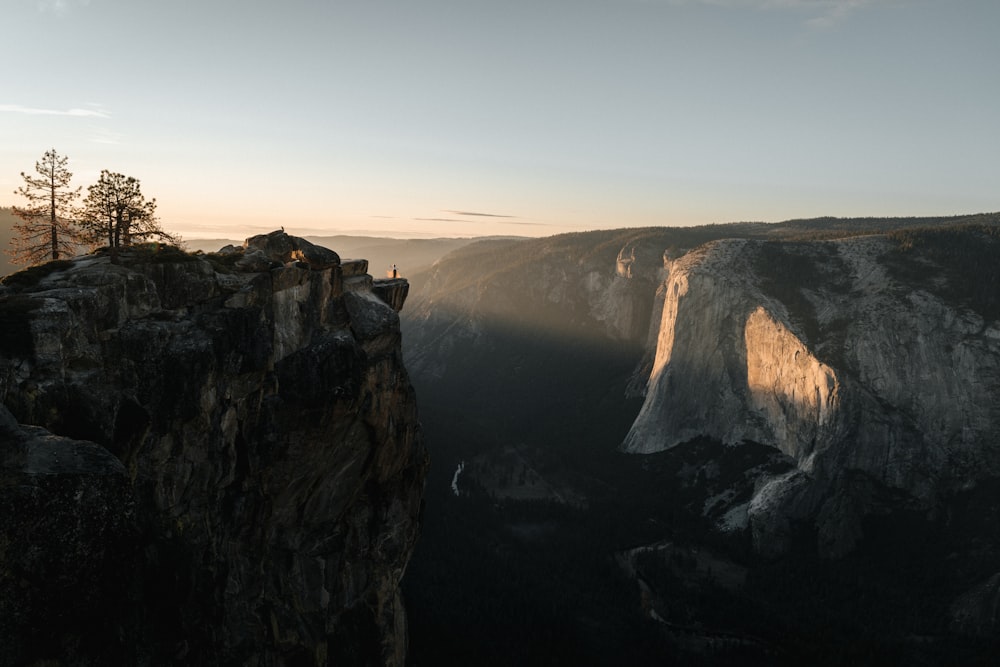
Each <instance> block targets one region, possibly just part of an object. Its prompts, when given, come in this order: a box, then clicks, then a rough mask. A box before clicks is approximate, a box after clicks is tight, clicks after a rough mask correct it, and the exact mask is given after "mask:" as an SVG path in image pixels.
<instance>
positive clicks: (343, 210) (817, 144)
mask: <svg viewBox="0 0 1000 667" xmlns="http://www.w3.org/2000/svg"><path fill="white" fill-rule="evenodd" d="M12 4H13V7H8V8H7V9H6V10H5V18H7V25H9V26H16V29H14V30H10V31H8V32H7V33H6V34H5V38H4V39H5V44H6V46H7V48H8V53H9V54H28V55H24V56H23V57H22V56H19V57H17V58H14V57H11V58H8V59H7V61H6V63H5V64H4V65H3V66H2V67H3V68H4V69H3V74H4V81H5V87H4V90H3V92H0V119H2V122H0V138H2V140H3V142H4V146H5V148H6V150H5V151H4V153H3V155H2V156H0V205H2V206H10V205H16V204H19V203H20V201H19V198H18V197H16V196H15V195H14V190H15V189H16V188H17V187H18V186H19V185H20V184H21V179H20V176H19V174H20V172H22V171H24V172H31V171H32V169H33V166H34V163H35V161H36V160H38V159H39V158H40V157H41V156H42V154H43V153H44V152H45V151H46V150H48V149H50V148H55V149H56V150H57V151H58V152H59V153H60V154H61V155H64V156H66V157H68V158H69V168H70V170H71V171H72V172H73V173H74V176H75V177H74V184H75V185H79V186H82V187H83V188H84V190H85V189H86V186H87V185H89V184H91V183H93V182H94V181H95V180H96V178H97V174H98V173H99V172H100V170H101V169H109V170H112V171H118V172H121V173H125V174H127V175H130V176H135V177H136V178H138V179H140V181H141V182H142V186H143V191H144V193H145V194H146V195H147V196H148V197H155V198H156V199H157V201H158V203H159V213H160V215H161V218H162V222H163V225H164V227H165V228H167V229H168V230H170V231H174V232H176V233H179V234H180V235H182V236H184V237H187V238H203V237H223V238H225V237H231V236H233V235H236V236H237V237H241V236H243V235H244V234H245V232H244V231H241V230H248V229H250V230H262V231H263V230H270V229H275V228H277V227H278V226H279V225H282V224H284V225H285V226H286V227H290V225H292V224H297V221H303V220H306V221H308V223H305V224H304V225H303V227H304V228H306V229H308V230H309V231H307V232H302V231H300V230H297V231H296V233H298V234H300V235H304V234H312V233H314V232H313V231H312V230H321V231H317V232H315V233H316V234H318V235H332V234H355V235H362V234H363V235H369V236H390V237H395V238H406V237H417V238H433V237H473V236H486V235H515V236H549V235H553V234H558V233H562V232H571V231H583V230H589V229H611V228H620V227H645V226H685V225H692V224H710V223H727V222H735V221H742V220H759V221H767V222H777V221H782V220H788V219H800V218H812V217H819V216H836V217H857V216H875V217H896V216H899V217H906V216H931V215H961V214H966V213H975V212H980V211H994V210H1000V203H998V197H997V179H996V176H995V170H994V168H993V162H994V156H995V155H996V154H997V153H998V152H1000V135H998V134H997V133H996V131H995V127H994V126H995V119H996V118H997V117H1000V90H998V89H997V87H996V86H995V85H993V80H994V79H995V74H996V71H995V70H996V63H997V62H1000V42H998V41H997V40H996V39H994V37H993V35H992V32H993V28H994V27H995V26H996V25H998V24H1000V5H998V4H997V3H995V2H993V1H992V0H958V1H956V2H953V3H947V5H945V4H944V3H936V2H930V1H929V0H585V1H583V2H580V1H573V2H570V1H569V0H543V1H540V2H533V3H526V2H514V3H490V2H487V1H485V0H479V1H476V2H462V3H457V2H446V1H442V0H425V1H423V2H402V1H401V0H386V1H385V2H379V3H357V2H325V3H312V2H310V3H305V2H303V3H292V4H283V5H277V4H275V3H270V2H235V1H234V0H217V1H215V2H212V3H203V4H197V5H191V6H181V5H179V4H175V3H136V2H131V1H126V0H19V1H18V2H15V3H12ZM43 36H44V38H45V43H46V45H47V48H46V49H44V50H40V49H38V48H37V45H38V43H39V39H40V38H41V37H43ZM109 63H110V64H109ZM109 67H110V70H111V71H110V75H109V71H108V69H109ZM40 73H41V74H40Z"/></svg>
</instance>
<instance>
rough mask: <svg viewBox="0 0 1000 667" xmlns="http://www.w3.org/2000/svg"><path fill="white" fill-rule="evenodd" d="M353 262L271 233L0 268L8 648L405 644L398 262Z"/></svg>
mask: <svg viewBox="0 0 1000 667" xmlns="http://www.w3.org/2000/svg"><path fill="white" fill-rule="evenodd" d="M347 273H348V274H350V275H348V276H347V277H346V278H345V271H344V268H343V267H342V266H341V263H340V259H339V257H338V256H337V254H336V253H334V252H332V251H329V250H327V249H325V248H320V247H318V246H314V245H312V244H308V243H307V242H305V241H303V240H302V239H297V238H295V237H291V236H288V235H286V234H284V233H283V232H274V233H272V234H269V235H264V236H261V237H254V238H252V239H249V240H248V242H247V245H246V247H245V248H244V249H242V250H234V251H231V252H230V253H229V254H226V255H221V254H220V255H215V256H207V257H199V256H190V255H184V254H183V253H179V252H176V251H170V250H159V251H156V250H150V249H146V248H137V249H132V250H126V251H123V252H121V253H120V255H119V257H118V262H117V263H115V264H113V263H112V262H111V261H110V259H109V258H108V257H105V256H100V255H97V256H88V257H85V258H80V259H78V260H75V261H74V262H73V263H72V265H70V266H69V267H68V268H62V269H61V270H58V271H56V272H54V273H51V274H50V275H47V276H44V277H41V278H40V279H38V280H37V282H34V284H26V283H27V282H30V281H21V282H20V283H17V282H15V283H13V284H12V285H11V286H9V287H5V288H0V322H2V323H3V334H2V335H0V402H2V404H3V405H5V406H6V408H5V409H4V410H2V411H0V434H2V436H3V450H2V457H3V459H2V460H3V468H2V475H3V479H2V481H3V484H2V486H0V495H2V496H3V497H4V498H3V503H4V507H10V508H14V511H13V512H10V513H7V515H6V516H5V517H4V519H3V520H2V521H0V528H2V531H3V532H2V539H3V545H4V547H5V548H3V549H0V601H2V602H0V633H2V634H3V635H4V636H5V637H18V638H19V641H17V642H13V644H12V645H11V644H9V645H8V646H9V650H8V649H7V648H5V654H6V655H5V658H4V660H5V661H6V662H4V663H3V664H6V663H8V662H9V663H11V664H19V663H23V662H33V661H36V660H44V659H58V660H63V661H65V662H68V663H70V664H129V663H138V664H165V663H167V664H169V663H177V664H257V665H285V664H296V665H300V664H302V665H326V664H336V665H369V664H373V665H375V664H386V665H402V664H403V662H404V659H405V648H406V623H405V613H404V611H403V608H402V605H401V602H400V599H399V594H398V585H399V582H400V579H401V578H402V576H403V572H404V571H405V568H406V564H407V561H408V559H409V556H410V553H411V551H412V548H413V545H414V542H415V540H416V537H417V531H418V514H419V508H420V504H421V499H422V494H423V481H424V476H425V473H426V468H427V456H426V452H425V450H424V447H423V444H422V441H421V437H420V432H419V424H418V421H417V414H416V404H415V400H414V394H413V390H412V387H411V385H410V383H409V379H408V376H407V373H406V369H405V368H404V367H403V364H402V359H401V352H400V332H399V319H398V315H397V310H398V309H399V308H401V307H402V303H403V300H404V299H405V284H404V283H405V281H401V282H400V284H399V285H394V286H390V289H389V291H388V294H389V296H390V297H391V299H390V300H392V305H391V306H390V305H389V304H387V303H386V301H383V300H382V299H380V298H379V296H378V294H379V292H378V291H377V290H373V287H372V281H371V279H370V277H367V276H366V275H364V274H363V273H360V271H359V269H358V267H357V266H355V267H353V269H352V270H351V271H347ZM366 278H367V280H366ZM383 293H386V292H385V291H384V290H383ZM400 294H402V296H400ZM7 410H9V413H8V412H7ZM18 423H20V424H33V425H37V426H32V427H26V426H20V425H19V424H18ZM43 429H46V430H43ZM52 434H58V435H52ZM66 586H69V587H70V588H69V589H66V590H70V591H72V592H73V595H70V596H69V597H71V598H72V600H64V601H63V602H62V604H59V603H58V599H59V598H60V597H61V594H60V593H59V591H60V590H63V589H62V588H60V587H66ZM56 608H57V609H58V611H54V609H56ZM46 626H47V627H46ZM0 662H3V661H0Z"/></svg>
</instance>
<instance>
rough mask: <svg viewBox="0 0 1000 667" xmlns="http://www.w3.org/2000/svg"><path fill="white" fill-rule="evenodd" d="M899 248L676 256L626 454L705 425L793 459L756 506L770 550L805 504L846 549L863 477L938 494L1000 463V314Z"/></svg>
mask: <svg viewBox="0 0 1000 667" xmlns="http://www.w3.org/2000/svg"><path fill="white" fill-rule="evenodd" d="M898 246H899V242H898V241H893V240H890V239H888V238H886V237H884V236H869V237H853V238H847V239H841V240H833V241H815V242H808V243H805V242H803V243H790V242H784V243H780V244H778V243H770V242H766V241H754V240H727V241H717V242H713V243H710V244H707V245H705V246H703V247H701V248H699V249H698V250H697V251H694V252H691V253H688V254H687V255H685V256H683V257H682V258H680V259H678V260H676V261H670V260H668V261H667V262H666V268H667V270H668V273H669V275H668V277H667V278H666V280H665V282H664V284H663V288H662V289H661V290H660V292H659V294H661V295H662V298H663V303H662V307H661V312H662V316H661V319H660V323H659V334H658V338H657V345H656V353H655V361H654V363H653V366H652V369H651V373H650V376H649V380H648V384H647V393H646V401H645V403H644V405H643V407H642V409H641V412H640V414H639V416H638V417H637V419H636V421H635V423H634V424H633V426H632V429H631V431H630V432H629V434H628V437H627V438H626V440H625V442H624V445H623V448H624V449H625V451H628V452H636V453H649V452H657V451H662V450H664V449H667V448H670V447H672V446H675V445H677V444H679V443H681V442H684V441H687V440H689V439H691V438H693V437H695V436H699V435H707V436H710V437H713V438H717V439H719V440H722V441H724V442H727V443H739V442H742V441H744V440H753V441H756V442H760V443H765V444H770V445H773V446H775V447H777V448H779V449H781V450H782V451H783V452H785V453H786V454H788V455H790V456H791V457H793V458H794V459H795V460H796V461H797V462H798V471H797V472H795V473H793V474H786V475H783V476H781V477H780V478H775V479H771V480H765V481H764V482H763V483H762V484H761V485H760V488H759V489H758V491H757V494H756V497H755V498H754V500H753V501H752V502H751V504H750V508H749V511H750V519H751V524H752V526H753V529H754V534H755V538H756V541H757V544H758V548H759V549H760V550H761V551H763V552H770V551H780V550H781V549H782V548H783V540H784V538H785V536H786V535H787V527H788V523H789V522H790V521H793V520H796V519H801V518H803V517H807V516H808V517H818V519H817V521H818V524H817V527H818V531H819V540H820V548H821V551H823V552H824V553H826V554H827V555H831V556H836V555H840V554H842V553H845V552H847V551H849V550H850V549H851V548H852V547H853V545H854V543H855V541H856V539H857V538H858V536H859V534H860V521H861V518H862V517H863V516H864V515H865V513H866V512H869V511H871V507H870V506H869V505H868V504H866V502H865V501H864V496H865V493H861V492H859V490H858V489H859V487H858V481H857V479H856V477H855V476H854V474H855V473H860V474H862V475H864V476H865V478H867V479H869V480H870V481H871V482H872V483H874V484H877V485H881V486H884V487H887V488H891V489H897V490H900V491H903V492H905V493H906V494H908V495H910V496H911V497H912V498H914V499H915V500H916V501H918V502H923V503H926V504H927V505H928V506H930V505H932V504H933V502H934V499H935V497H936V496H937V495H938V494H941V493H947V492H949V491H955V490H957V489H960V488H962V486H963V485H968V484H974V483H975V480H977V479H982V478H984V477H988V476H994V475H997V474H1000V448H997V447H996V446H995V434H996V433H997V432H998V429H1000V401H998V400H997V399H998V390H1000V382H998V378H1000V322H998V321H997V320H996V319H991V318H990V315H989V314H988V313H987V314H985V316H984V314H983V313H980V312H977V311H976V309H975V308H972V307H969V305H968V304H966V303H964V302H962V301H960V300H956V299H950V298H945V297H943V296H942V290H943V289H944V288H945V287H946V286H947V284H948V281H949V279H950V278H949V274H948V270H949V267H947V266H942V265H940V264H936V263H934V262H933V261H930V260H928V259H926V258H920V259H919V260H913V262H911V263H916V264H917V265H919V270H920V272H921V277H920V279H919V280H904V279H900V278H898V277H897V274H898V273H899V271H894V270H893V264H892V263H893V262H894V261H895V262H897V263H898V262H901V261H903V260H901V259H899V258H898V257H895V255H894V253H896V254H898V253H897V252H896V249H897V248H898ZM906 261H911V260H906ZM862 486H864V484H862Z"/></svg>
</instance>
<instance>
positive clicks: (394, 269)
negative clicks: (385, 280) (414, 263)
mask: <svg viewBox="0 0 1000 667" xmlns="http://www.w3.org/2000/svg"><path fill="white" fill-rule="evenodd" d="M397 275H398V274H397V273H396V265H395V264H393V265H392V277H393V279H395V278H396V276H397Z"/></svg>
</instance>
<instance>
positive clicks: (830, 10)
mask: <svg viewBox="0 0 1000 667" xmlns="http://www.w3.org/2000/svg"><path fill="white" fill-rule="evenodd" d="M668 1H669V2H670V3H671V4H675V5H677V4H690V3H692V2H696V3H700V4H704V5H712V6H715V7H729V8H732V9H749V10H758V11H762V10H766V11H772V10H773V11H777V10H787V11H797V12H802V13H809V14H811V15H812V17H811V18H809V19H807V20H806V21H805V24H806V25H807V26H810V27H813V28H832V27H834V26H836V25H837V24H839V23H842V22H843V21H845V20H846V19H847V18H848V17H849V16H850V15H851V14H854V13H855V12H857V11H859V10H861V9H864V8H866V7H872V6H875V5H877V4H884V3H885V0H668Z"/></svg>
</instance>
